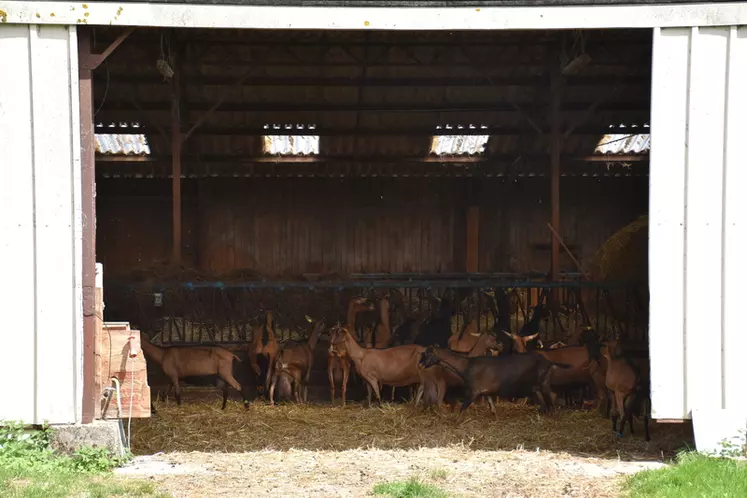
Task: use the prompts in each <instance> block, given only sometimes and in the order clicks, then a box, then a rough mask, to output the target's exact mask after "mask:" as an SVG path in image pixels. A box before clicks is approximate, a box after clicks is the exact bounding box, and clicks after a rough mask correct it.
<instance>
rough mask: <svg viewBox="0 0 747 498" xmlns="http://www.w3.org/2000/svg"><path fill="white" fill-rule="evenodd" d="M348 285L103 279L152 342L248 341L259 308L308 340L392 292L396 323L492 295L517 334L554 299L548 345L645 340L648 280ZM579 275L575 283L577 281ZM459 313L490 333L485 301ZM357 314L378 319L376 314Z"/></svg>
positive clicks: (108, 307) (410, 277) (286, 335)
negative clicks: (503, 303) (317, 327)
mask: <svg viewBox="0 0 747 498" xmlns="http://www.w3.org/2000/svg"><path fill="white" fill-rule="evenodd" d="M350 277H351V278H350V279H349V280H345V281H329V280H317V281H302V282H290V281H285V282H284V281H270V280H265V281H241V282H222V281H197V282H168V283H166V282H164V283H156V284H154V283H152V282H149V283H147V284H146V283H136V282H123V281H110V282H105V292H104V302H105V318H106V320H108V321H129V322H130V323H131V324H132V325H133V327H135V328H138V329H139V330H141V331H142V332H143V333H145V334H146V335H147V336H148V337H150V338H154V339H156V340H159V339H160V342H161V343H163V344H183V345H196V344H225V345H229V344H242V343H246V342H247V341H249V340H251V339H252V336H253V331H254V329H255V328H256V327H257V326H258V325H259V324H260V321H261V320H262V315H263V312H264V311H266V310H272V311H273V312H274V316H275V323H276V334H277V335H278V337H277V339H278V340H279V341H284V340H288V339H299V338H302V337H305V336H306V334H307V333H308V331H309V329H310V325H309V323H308V321H307V319H306V317H307V316H309V317H311V318H313V319H324V320H325V322H326V323H327V324H328V325H332V324H334V323H336V322H338V321H340V322H342V321H344V320H345V311H346V309H347V303H348V301H349V300H350V299H351V298H352V297H355V296H361V295H365V296H368V297H370V298H371V299H372V300H376V299H378V298H379V297H380V296H381V295H383V294H384V293H385V292H388V293H389V294H390V302H391V305H392V306H391V325H392V328H393V329H396V327H397V325H398V324H399V323H401V322H403V321H404V320H405V319H406V318H408V317H417V316H423V315H428V314H430V313H431V312H432V311H433V306H434V300H433V299H430V298H429V296H436V297H439V298H441V297H443V296H445V295H449V296H452V297H454V296H456V297H457V298H456V299H454V301H455V302H462V301H463V300H467V301H469V298H470V296H480V295H482V294H483V291H487V290H489V289H503V290H504V291H508V296H509V298H510V301H509V302H510V310H511V311H510V323H511V330H512V331H513V332H518V331H519V330H520V329H521V326H522V325H523V324H524V323H526V321H527V320H529V319H530V317H531V310H532V308H533V307H534V306H536V305H537V304H538V303H540V302H546V303H548V304H550V303H552V304H553V306H551V309H552V310H553V311H556V312H557V313H553V314H552V316H551V317H550V318H549V319H547V320H544V321H543V322H542V323H541V325H540V338H542V339H543V341H567V340H569V338H571V337H572V336H573V335H574V334H575V333H578V331H579V330H580V328H581V327H583V326H585V325H586V324H587V321H588V323H590V325H591V326H592V327H594V328H595V329H596V330H597V332H598V333H599V335H600V337H602V338H605V339H611V338H622V339H624V340H627V341H629V342H636V343H644V342H647V340H648V288H647V286H646V284H630V283H625V284H615V283H606V282H605V283H597V282H587V281H582V280H581V279H580V275H579V276H573V275H567V276H566V278H568V280H566V281H562V282H547V281H537V280H533V279H536V276H534V275H509V274H444V275H420V274H396V275H392V274H385V275H370V274H369V275H355V276H350ZM574 278H575V279H574ZM469 302H470V303H471V304H470V306H469V309H465V308H464V307H463V308H462V309H457V313H456V314H455V315H454V317H453V319H452V330H455V329H459V328H460V327H462V326H463V325H464V323H465V318H466V317H467V316H473V317H479V319H478V329H479V330H487V329H491V328H492V326H493V323H494V321H495V317H494V315H493V311H492V310H491V309H489V307H488V306H486V305H485V304H484V302H483V300H482V299H473V300H472V301H469ZM369 315H370V316H363V317H361V318H362V320H363V321H364V322H365V321H366V320H369V321H373V320H375V318H376V312H375V311H373V312H370V313H369Z"/></svg>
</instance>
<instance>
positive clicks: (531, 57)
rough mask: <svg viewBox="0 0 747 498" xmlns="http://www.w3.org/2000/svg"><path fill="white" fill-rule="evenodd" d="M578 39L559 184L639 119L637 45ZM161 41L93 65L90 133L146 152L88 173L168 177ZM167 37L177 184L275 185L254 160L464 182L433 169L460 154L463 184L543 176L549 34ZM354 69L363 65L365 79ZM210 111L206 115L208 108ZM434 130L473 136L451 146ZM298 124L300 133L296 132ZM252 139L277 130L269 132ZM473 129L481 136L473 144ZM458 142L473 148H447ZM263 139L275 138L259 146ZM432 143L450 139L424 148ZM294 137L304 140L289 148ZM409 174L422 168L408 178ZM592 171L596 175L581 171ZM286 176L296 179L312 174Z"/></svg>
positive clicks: (646, 97) (552, 45)
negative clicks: (118, 137)
mask: <svg viewBox="0 0 747 498" xmlns="http://www.w3.org/2000/svg"><path fill="white" fill-rule="evenodd" d="M102 29H103V30H104V31H107V30H108V28H102ZM588 34H589V36H590V40H593V42H592V41H589V43H587V46H586V51H587V52H588V53H589V54H590V56H591V57H592V59H593V62H592V63H591V64H589V65H588V66H587V67H585V68H584V70H583V72H582V73H580V74H579V75H576V76H571V77H568V78H567V82H566V83H567V84H566V85H565V86H564V91H563V102H562V109H561V110H562V113H563V118H564V120H566V121H567V122H568V123H573V122H579V123H582V124H580V125H579V126H577V127H575V128H574V129H573V132H572V133H571V134H570V135H568V136H567V137H565V139H564V141H563V154H564V155H567V156H568V157H567V158H566V157H564V158H563V165H564V166H563V171H564V173H565V172H566V171H568V173H569V174H570V173H571V171H570V169H569V168H571V166H570V165H569V164H568V161H574V162H577V161H578V159H579V158H582V159H583V158H586V157H588V156H589V155H591V154H593V153H594V150H595V148H596V147H597V145H598V144H599V141H600V140H599V139H600V137H601V136H602V135H603V134H605V133H608V134H613V133H615V134H619V133H625V132H626V131H627V130H628V128H627V127H626V128H625V129H623V130H621V129H619V128H609V126H610V124H613V123H625V124H626V125H628V127H630V126H632V125H635V124H638V125H639V126H641V127H642V125H643V124H644V123H646V122H648V121H649V119H650V112H649V107H650V86H651V77H650V72H651V64H650V58H651V36H652V35H651V32H650V30H642V31H636V30H633V31H631V30H598V31H593V32H589V33H588ZM105 35H108V37H107V36H105ZM118 35H119V33H118V32H117V31H116V30H113V31H112V32H110V33H109V32H106V33H105V32H102V33H101V37H100V39H97V40H98V43H100V44H102V46H103V45H106V44H107V43H109V42H110V41H111V40H113V39H115V38H116V36H118ZM162 35H163V33H161V32H160V31H159V30H136V31H135V32H134V33H133V34H132V35H131V36H130V37H129V38H128V40H127V43H123V44H122V45H121V46H120V47H119V48H118V49H117V50H116V51H115V53H114V54H113V55H112V57H111V59H109V60H108V61H107V71H109V74H108V76H107V75H106V74H105V73H104V72H103V70H102V69H99V70H97V71H96V72H95V73H94V78H95V79H96V81H97V82H101V84H97V85H95V86H94V92H95V103H96V108H97V109H99V108H100V111H99V112H98V114H97V119H98V120H99V121H100V122H103V123H105V124H108V123H112V122H115V123H116V122H123V121H124V122H127V123H140V124H141V125H142V130H140V131H141V132H145V133H146V134H147V139H148V145H149V148H150V150H151V154H150V155H149V156H148V159H149V161H148V164H141V165H139V166H137V167H136V166H135V165H134V164H133V163H134V161H131V160H127V159H128V158H125V160H124V161H123V163H122V164H120V165H114V164H113V163H114V162H115V160H116V159H117V158H111V157H106V156H103V155H101V156H100V158H101V159H104V161H102V163H101V167H100V168H97V171H99V172H103V170H107V169H110V170H111V171H112V174H114V172H115V171H116V173H117V174H133V175H134V174H143V175H146V176H147V175H151V174H153V175H164V174H168V172H169V171H170V168H171V152H172V150H171V149H172V147H171V141H170V140H169V138H168V137H167V136H164V134H163V133H161V132H159V128H160V129H161V130H169V129H170V128H171V91H170V85H168V84H167V83H165V82H164V81H163V77H162V76H161V74H160V73H159V72H158V70H157V69H156V67H155V64H154V62H153V60H154V59H157V58H158V53H157V52H159V50H158V48H159V47H160V46H161V36H162ZM97 36H98V35H97ZM179 36H180V37H181V38H182V40H181V43H183V44H184V48H185V50H187V54H186V55H185V57H186V58H187V60H189V63H188V64H184V65H183V67H182V80H181V81H182V83H183V85H184V89H183V92H182V96H183V98H184V101H185V103H184V109H183V114H182V119H183V121H184V129H190V128H191V127H192V126H194V124H196V123H199V126H197V128H196V129H195V130H194V133H192V134H191V135H190V137H189V141H188V144H187V147H185V149H184V151H183V152H182V171H183V174H185V175H188V174H189V175H198V176H199V175H208V176H220V175H234V174H237V175H245V174H253V175H265V174H269V175H271V176H275V175H276V172H275V169H278V170H279V171H278V172H277V174H286V173H285V172H284V171H285V169H286V168H285V167H284V166H281V165H278V164H269V165H267V166H262V165H260V164H259V163H261V162H262V161H263V160H267V161H268V162H272V161H271V160H269V159H268V156H270V157H273V158H274V157H277V156H282V155H291V154H292V155H301V154H307V155H308V154H309V153H311V154H312V155H313V156H315V158H314V160H315V161H317V162H320V163H324V166H323V167H322V166H320V167H319V171H315V173H314V174H317V175H336V176H340V175H351V176H355V175H362V174H371V175H376V174H378V175H405V174H413V175H415V174H435V173H436V171H438V174H441V173H447V172H448V173H449V174H454V175H461V174H467V173H466V168H465V166H464V165H463V164H460V165H459V166H458V167H456V166H455V167H454V168H448V169H446V170H444V169H443V168H441V167H438V166H435V165H434V164H433V161H434V160H437V158H438V157H444V158H446V157H448V156H451V157H450V158H449V161H448V162H450V163H454V161H455V158H456V159H458V158H459V157H460V156H462V155H464V156H467V155H471V157H469V158H465V163H475V164H474V165H473V169H474V170H475V171H476V174H477V171H479V172H484V173H485V174H488V171H490V172H492V171H493V170H496V174H499V172H500V173H502V172H504V171H505V173H504V174H506V175H513V174H525V175H531V174H544V172H545V171H546V170H547V164H549V162H550V160H549V157H550V141H549V140H548V136H549V133H550V124H549V123H548V122H547V119H546V117H547V108H548V106H549V104H550V99H549V86H548V85H549V73H548V68H547V60H548V57H550V56H551V55H552V54H555V53H556V50H557V49H556V45H557V40H556V37H557V34H553V33H546V32H538V31H533V32H523V31H511V32H502V31H492V32H390V31H386V32H383V31H382V32H378V31H372V32H368V31H365V32H364V31H362V32H353V31H304V30H299V31H292V32H289V31H282V30H279V31H273V30H267V31H264V32H261V33H260V32H256V31H251V30H200V29H196V30H191V29H190V30H183V31H182V30H180V31H179ZM154 47H155V48H154ZM612 49H614V50H612ZM150 52H153V57H149V56H147V54H148V53H150ZM361 61H367V62H366V65H365V71H362V69H361V67H362V65H361V64H362V63H361ZM646 61H649V62H646ZM247 74H249V76H247ZM107 81H109V83H108V85H107ZM133 95H137V99H138V105H137V106H133V105H132V102H131V99H132V96H133ZM600 100H601V101H602V103H601V104H599V102H600ZM221 102H222V103H221ZM216 103H221V104H220V105H219V106H218V107H217V108H215V105H216ZM595 103H596V104H595ZM592 106H596V107H594V112H593V113H589V109H590V108H591V107H592ZM211 109H213V111H212V112H208V111H210V110H211ZM447 123H449V124H451V125H453V126H454V127H456V126H457V125H459V124H461V125H463V126H464V127H468V126H469V124H474V125H475V126H476V127H478V128H477V129H476V130H467V129H465V130H464V131H463V132H460V131H457V130H453V131H452V130H447V129H446V128H445V125H446V124H447ZM297 124H303V125H312V124H313V125H315V128H314V130H313V131H311V130H310V129H308V126H307V127H306V128H305V129H304V130H303V131H301V130H297V129H296V128H297ZM265 125H268V126H269V127H274V125H278V126H279V127H280V130H279V132H278V131H276V130H272V132H270V131H269V130H267V129H264V126H265ZM481 125H485V126H487V127H488V129H487V130H485V132H483V130H481V129H479V127H480V126H481ZM286 126H290V127H291V128H290V130H288V131H286V129H285V128H286ZM439 126H441V127H442V129H441V130H438V127H439ZM605 130H606V131H605ZM96 131H97V132H100V133H104V132H105V130H103V129H101V130H96ZM636 131H638V130H636ZM114 132H116V133H133V132H132V131H130V130H129V129H121V128H118V129H116V130H113V131H112V133H114ZM461 133H463V135H464V137H466V136H469V137H470V139H472V140H474V142H472V143H469V142H468V140H469V139H466V138H465V139H464V140H462V143H459V142H460V140H459V138H460V134H461ZM268 135H272V136H279V137H282V138H280V139H272V140H269V141H270V142H273V143H270V144H269V145H270V146H269V147H265V142H266V140H265V137H266V136H268ZM434 135H441V136H442V137H443V136H444V135H446V136H449V135H451V136H450V137H448V138H440V139H439V140H438V143H437V144H435V145H436V147H433V145H434V144H433V143H432V137H433V136H434ZM484 135H488V136H489V138H488V139H487V143H484V141H485V138H486V137H485V136H484ZM305 136H309V137H313V138H311V139H308V140H304V139H300V138H299V139H297V137H305ZM317 136H319V137H321V138H320V139H318V142H317V138H316V137H317ZM290 137H293V139H291V138H290ZM478 137H480V139H478ZM464 141H467V142H468V143H463V142H464ZM291 142H293V143H292V144H291ZM302 142H309V143H302ZM99 145H100V144H99ZM618 145H620V146H622V150H626V148H625V147H624V146H623V144H618ZM481 146H483V147H484V148H483V150H480V147H481ZM317 147H318V148H317ZM317 151H318V152H317ZM133 152H134V151H131V152H129V153H130V154H132V153H133ZM110 153H113V151H110ZM602 153H604V152H602ZM429 156H430V157H429ZM107 159H109V160H110V161H109V162H108V163H106V164H105V165H104V162H105V161H106V160H107ZM420 159H423V161H424V163H425V164H424V165H422V164H417V163H418V161H419V160H420ZM366 161H369V162H370V163H371V164H370V165H369V164H368V163H366ZM278 162H282V161H278ZM296 162H303V161H301V160H299V161H296ZM308 162H309V163H311V162H314V161H311V160H309V161H308ZM413 162H415V163H416V164H412V163H413ZM150 163H158V165H153V164H150ZM289 163H293V161H289ZM477 163H480V164H479V165H478V164H477ZM382 164H383V166H382ZM162 166H163V168H162ZM592 166H593V168H591V169H596V170H600V169H601V168H600V167H599V164H597V163H596V162H594V163H593V164H592ZM287 169H288V173H287V174H293V172H297V173H298V174H307V172H309V170H310V169H313V168H311V166H310V165H309V164H304V165H303V166H299V165H298V164H290V165H289V166H288V168H287ZM281 170H282V171H281ZM421 170H422V173H421V172H420V171H421ZM250 171H253V172H250ZM573 171H574V174H575V165H574V169H573ZM138 172H140V173H138Z"/></svg>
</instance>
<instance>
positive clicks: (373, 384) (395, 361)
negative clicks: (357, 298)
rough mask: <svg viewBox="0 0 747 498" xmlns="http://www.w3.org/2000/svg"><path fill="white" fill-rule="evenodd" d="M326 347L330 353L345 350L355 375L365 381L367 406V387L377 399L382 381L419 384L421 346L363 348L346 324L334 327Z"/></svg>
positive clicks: (343, 352) (339, 352)
mask: <svg viewBox="0 0 747 498" xmlns="http://www.w3.org/2000/svg"><path fill="white" fill-rule="evenodd" d="M329 349H330V353H331V354H336V355H340V354H345V355H347V356H348V357H349V358H350V359H351V360H352V361H353V363H354V364H355V369H356V371H357V372H358V375H360V376H361V377H363V380H365V381H366V384H367V386H366V387H367V390H368V406H371V391H373V393H374V394H375V395H376V399H377V400H378V401H379V402H381V387H382V386H383V385H388V386H394V387H404V386H411V385H413V384H418V385H419V384H420V371H419V368H418V359H419V358H420V354H421V353H422V352H423V351H424V350H425V348H424V347H422V346H418V345H415V344H407V345H404V346H395V347H393V348H387V349H366V348H363V347H361V346H360V345H359V344H358V342H357V341H356V340H355V338H354V337H353V336H352V335H351V333H350V331H349V330H348V328H347V327H335V329H334V330H333V333H332V340H331V343H330V346H329Z"/></svg>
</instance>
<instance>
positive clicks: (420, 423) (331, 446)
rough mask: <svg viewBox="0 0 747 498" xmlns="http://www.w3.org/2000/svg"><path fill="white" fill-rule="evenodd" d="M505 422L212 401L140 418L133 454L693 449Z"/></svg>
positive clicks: (580, 424)
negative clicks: (451, 448) (224, 405)
mask: <svg viewBox="0 0 747 498" xmlns="http://www.w3.org/2000/svg"><path fill="white" fill-rule="evenodd" d="M497 409H498V410H499V419H500V422H496V421H495V419H494V418H493V416H492V415H491V414H490V412H489V410H488V409H487V407H481V406H480V407H475V408H470V410H469V411H468V415H467V416H465V417H464V418H463V420H461V421H459V422H457V421H456V415H455V414H453V415H452V414H451V413H447V412H446V411H444V413H443V414H439V413H433V412H419V411H416V410H415V409H414V408H413V407H412V406H411V405H387V404H384V405H383V406H382V407H374V408H371V409H367V408H363V407H361V406H360V405H352V404H351V405H348V406H347V407H346V408H342V407H337V406H335V407H332V406H330V405H300V406H299V405H294V404H286V405H280V406H276V407H270V406H268V405H266V404H265V403H262V402H254V403H252V404H251V406H250V408H249V409H248V410H244V408H243V406H241V405H240V403H238V402H235V401H234V402H230V403H229V406H228V407H227V408H226V410H225V412H221V410H220V403H219V401H218V397H217V395H216V397H215V399H214V400H212V401H205V402H200V403H194V404H184V405H182V406H181V407H178V406H176V405H175V404H174V403H173V402H171V403H166V404H163V403H162V404H161V405H160V406H158V413H157V414H156V415H154V416H153V418H151V419H141V420H133V422H132V430H133V434H132V450H133V451H134V452H135V453H136V454H150V453H156V452H159V451H166V452H171V451H219V452H243V451H258V450H263V449H273V450H288V449H291V448H295V449H305V450H335V451H342V450H349V449H357V448H369V447H374V448H379V449H414V448H421V447H429V448H436V447H447V446H450V445H459V444H463V445H466V446H468V447H470V448H471V449H479V450H514V449H516V448H518V447H524V448H526V449H531V450H534V449H535V448H540V449H543V450H550V451H561V452H568V453H572V454H576V455H580V456H595V457H613V458H617V457H621V458H626V459H628V458H629V459H659V458H662V457H668V456H673V455H674V454H675V453H676V451H677V450H679V449H681V448H682V447H683V446H684V445H686V444H692V430H691V429H690V428H689V427H688V426H685V424H681V425H680V424H678V425H672V424H669V425H658V424H655V423H652V425H651V438H652V441H651V442H650V443H648V444H647V443H646V442H645V441H644V440H643V436H642V434H641V432H642V428H641V426H640V423H639V424H637V425H636V428H637V434H636V436H634V437H632V438H631V437H630V436H629V435H626V436H625V437H624V438H623V439H622V440H618V439H617V438H616V437H615V436H614V435H613V434H612V432H611V431H610V424H609V421H608V420H605V419H602V418H601V417H599V416H598V415H597V414H596V412H593V411H572V410H559V411H557V412H556V413H554V414H552V415H550V416H540V415H538V413H537V410H536V409H535V408H534V407H531V406H523V405H518V404H512V403H507V402H501V403H499V405H498V407H497Z"/></svg>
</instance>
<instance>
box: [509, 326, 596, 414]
mask: <svg viewBox="0 0 747 498" xmlns="http://www.w3.org/2000/svg"><path fill="white" fill-rule="evenodd" d="M591 334H593V333H591ZM506 335H508V336H510V337H511V338H512V339H513V346H514V349H515V350H516V351H517V352H519V353H524V352H526V351H527V349H528V348H527V345H528V343H529V342H530V341H532V340H533V339H534V338H535V337H536V336H537V334H532V335H530V336H526V337H524V336H520V335H518V334H512V333H509V332H506ZM587 335H589V334H587ZM593 341H594V339H593V338H592V339H591V340H590V341H589V342H590V343H589V344H587V345H583V346H565V347H559V348H555V349H534V350H532V351H533V352H535V353H537V354H539V355H542V356H544V357H545V358H547V359H548V360H550V361H551V362H556V363H564V364H568V365H570V366H571V368H569V369H563V370H559V371H558V372H556V374H555V375H554V376H553V379H552V387H553V389H560V390H562V389H567V388H568V387H570V386H578V385H591V386H593V388H594V391H595V392H596V397H597V403H598V404H597V409H598V411H599V413H600V414H604V413H605V411H606V408H607V387H606V386H605V380H604V378H605V369H604V365H603V360H602V358H601V356H600V355H599V354H598V352H597V354H595V353H594V348H595V347H598V346H599V344H596V345H595V344H594V343H593Z"/></svg>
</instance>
